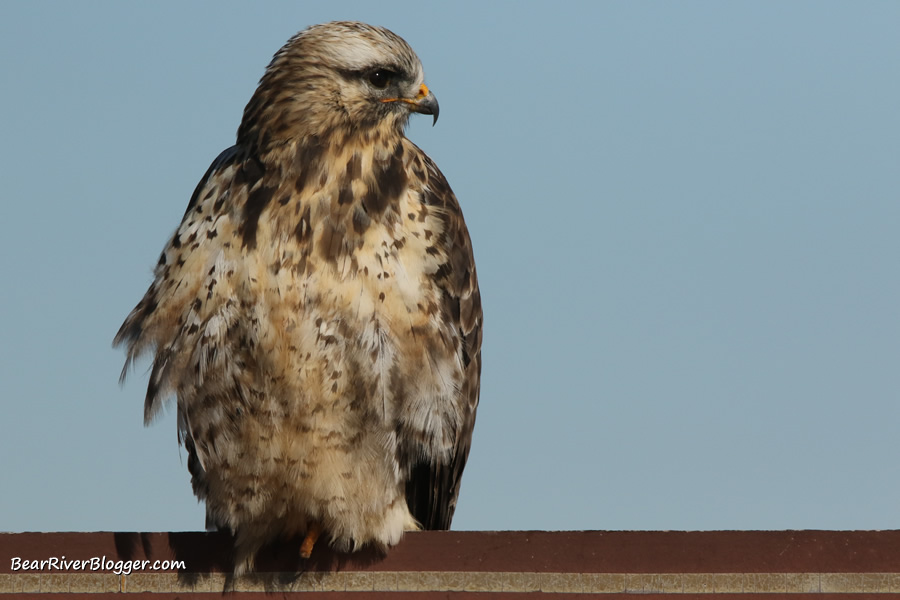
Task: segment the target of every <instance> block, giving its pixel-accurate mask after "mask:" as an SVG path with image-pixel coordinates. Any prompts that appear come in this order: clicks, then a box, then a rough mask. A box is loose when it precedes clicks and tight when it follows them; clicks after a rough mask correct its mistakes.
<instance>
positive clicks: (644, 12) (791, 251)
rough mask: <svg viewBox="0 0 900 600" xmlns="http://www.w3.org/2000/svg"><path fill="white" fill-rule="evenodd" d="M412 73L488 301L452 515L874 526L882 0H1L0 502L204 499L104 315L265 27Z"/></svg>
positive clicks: (881, 506) (27, 521) (885, 489)
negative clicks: (384, 31)
mask: <svg viewBox="0 0 900 600" xmlns="http://www.w3.org/2000/svg"><path fill="white" fill-rule="evenodd" d="M334 19H358V20H364V21H368V22H371V23H374V24H379V25H384V26H387V27H389V28H390V29H392V30H394V31H395V32H396V33H398V34H400V35H401V36H403V37H404V38H406V39H407V40H408V41H409V42H410V44H411V45H412V46H413V48H415V49H416V51H417V52H418V54H419V56H420V58H421V59H422V61H423V63H424V65H425V71H426V80H427V82H428V85H429V87H430V88H431V89H432V90H433V91H434V92H435V94H436V95H437V97H438V98H439V99H440V103H441V119H440V122H439V123H438V124H437V126H436V127H434V128H432V127H431V126H430V119H428V118H419V119H416V120H414V122H413V123H412V125H411V127H410V129H409V136H410V137H411V138H412V139H413V140H414V141H415V142H416V143H417V144H418V145H420V146H421V147H422V148H423V149H424V150H425V151H426V152H428V153H429V154H430V155H431V156H432V157H433V158H434V159H435V160H436V162H437V163H438V164H439V165H440V167H441V169H442V170H443V172H444V174H445V175H446V176H447V178H448V179H449V181H450V183H451V185H452V186H453V188H454V190H455V191H456V193H457V196H458V197H459V199H460V201H461V203H462V206H463V209H464V211H465V215H466V219H467V222H468V224H469V228H470V232H471V235H472V238H473V242H474V245H475V250H476V259H477V261H478V270H479V277H480V282H481V289H482V296H483V300H484V309H485V323H486V324H485V333H484V375H483V385H482V394H481V407H480V409H479V417H478V422H477V425H476V433H475V441H474V447H473V449H472V454H471V456H470V461H469V465H468V466H467V468H466V473H465V476H464V478H463V486H462V495H461V497H460V503H459V508H458V511H457V516H456V520H455V522H454V527H455V528H457V529H484V530H493V529H785V528H791V529H793V528H797V529H801V528H826V529H857V528H859V529H869V528H875V529H881V528H896V527H898V526H900V466H898V464H900V462H898V457H900V436H898V434H897V431H898V422H900V402H898V400H900V398H898V395H900V278H898V258H900V235H898V231H900V78H898V72H900V35H897V31H898V27H900V3H896V2H852V3H851V2H827V1H815V2H804V1H796V2H727V3H723V2H624V1H623V2H553V3H549V2H548V3H529V2H505V3H504V2H492V3H474V2H473V3H466V2H457V3H453V4H452V5H450V4H444V5H437V4H421V3H420V4H418V5H416V4H411V3H409V2H397V3H386V2H379V3H366V2H358V3H353V2H328V3H300V2H292V3H287V2H281V3H267V4H265V5H261V4H254V5H252V7H251V6H250V5H247V4H246V3H237V2H230V3H229V2H225V3H211V2H207V3H201V2H194V3H181V2H154V3H123V2H84V3H71V2H18V3H13V2H8V3H4V4H3V5H2V6H0V48H2V56H3V59H2V61H0V88H2V90H3V92H2V94H0V109H2V110H0V114H2V117H0V139H2V144H0V176H2V190H3V191H2V193H3V198H2V204H0V206H2V213H0V214H2V219H0V227H2V235H0V281H2V282H3V284H2V287H0V315H2V318H0V398H2V405H0V406H2V418H0V456H2V459H0V531H35V530H38V531H41V530H43V531H60V530H83V531H92V530H144V531H156V530H162V531H165V530H192V529H202V528H203V509H202V507H201V506H199V505H198V504H197V502H196V500H195V499H194V497H193V495H192V493H191V490H190V484H189V475H188V473H187V468H186V455H185V454H184V452H183V450H182V451H180V450H179V448H178V446H177V444H176V435H175V418H174V410H173V411H170V412H168V413H167V414H166V415H165V416H164V417H163V418H161V419H160V420H159V421H158V422H157V423H156V424H154V425H153V426H151V427H149V428H146V429H145V428H144V427H143V425H142V402H143V394H144V389H145V385H146V363H144V364H143V365H139V366H138V368H137V369H136V370H135V372H133V373H132V375H131V377H130V378H129V380H128V381H127V383H126V384H125V385H124V387H119V385H118V383H117V379H118V375H119V370H120V369H121V366H122V363H123V361H124V356H123V354H122V353H121V352H119V351H116V350H113V349H112V348H111V345H110V344H111V341H112V337H113V335H114V334H115V332H116V330H117V328H118V326H119V324H120V323H121V322H122V320H123V319H124V318H125V316H126V315H127V313H128V312H129V310H130V309H131V308H132V307H133V306H134V304H135V303H136V302H137V301H138V299H139V298H140V297H141V295H142V294H143V292H144V290H145V289H146V287H147V286H148V284H149V283H150V279H151V269H152V267H153V265H154V264H155V260H156V258H157V257H158V254H159V251H160V250H161V249H162V246H163V244H164V243H165V241H166V240H167V238H168V236H169V235H170V234H171V232H172V231H173V230H174V228H175V227H176V225H177V224H178V222H179V219H180V218H181V215H182V213H183V211H184V207H185V206H186V204H187V201H188V199H189V197H190V194H191V192H192V190H193V188H194V186H195V185H196V183H197V181H198V180H199V178H200V177H201V175H202V174H203V173H204V171H205V170H206V168H207V167H208V165H209V163H210V162H211V161H212V159H213V158H214V157H215V156H216V155H217V154H218V153H219V152H220V151H221V150H222V149H224V148H226V147H227V146H229V145H231V144H232V143H233V141H234V134H235V131H236V129H237V126H238V123H239V121H240V117H241V111H242V110H243V107H244V104H245V103H246V102H247V100H249V98H250V95H251V94H252V92H253V90H254V88H255V85H256V82H257V80H258V79H259V77H260V75H261V74H262V72H263V69H264V68H265V66H266V64H268V61H269V59H270V58H271V56H272V54H273V53H274V52H275V51H276V50H277V49H278V48H279V47H280V46H281V45H282V44H283V43H284V42H285V41H286V40H287V39H288V38H289V37H290V36H291V35H292V34H294V33H295V32H296V31H298V30H300V29H302V28H304V27H306V26H308V25H311V24H314V23H318V22H322V21H328V20H334Z"/></svg>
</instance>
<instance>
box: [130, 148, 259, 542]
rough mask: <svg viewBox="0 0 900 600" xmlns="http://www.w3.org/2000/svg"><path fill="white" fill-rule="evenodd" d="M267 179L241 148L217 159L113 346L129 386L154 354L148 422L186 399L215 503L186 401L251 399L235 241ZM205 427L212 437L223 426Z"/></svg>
mask: <svg viewBox="0 0 900 600" xmlns="http://www.w3.org/2000/svg"><path fill="white" fill-rule="evenodd" d="M262 176H263V171H262V170H261V169H260V168H259V166H258V163H257V162H256V159H254V158H252V157H247V156H245V155H244V153H242V152H240V149H239V148H238V147H237V146H232V147H231V148H228V149H227V150H225V151H223V152H222V153H221V154H220V155H219V156H218V157H217V158H216V159H215V160H214V161H213V163H212V164H211V165H210V167H209V169H208V170H207V171H206V173H205V174H204V175H203V178H202V179H201V180H200V182H199V183H198V184H197V187H196V188H195V190H194V193H193V195H192V196H191V199H190V202H189V203H188V206H187V209H186V210H185V213H184V217H183V218H182V221H181V224H180V225H179V226H178V229H177V230H176V231H175V233H174V234H173V235H172V238H171V239H170V240H169V242H168V244H166V247H165V248H164V249H163V252H162V254H161V255H160V257H159V261H158V263H157V265H156V268H155V270H154V275H155V277H154V281H153V283H152V284H151V286H150V288H149V289H148V290H147V292H146V294H145V295H144V297H143V298H142V299H141V301H140V302H139V303H138V305H137V306H136V307H135V308H134V310H132V311H131V313H130V314H129V315H128V317H127V318H126V319H125V322H124V323H123V324H122V326H121V328H120V329H119V331H118V333H117V334H116V337H115V340H114V341H113V345H114V346H120V345H125V346H126V349H127V353H128V359H127V360H126V362H125V366H124V368H123V369H122V374H121V378H120V379H121V380H124V378H125V375H126V373H127V371H128V368H129V366H130V365H131V364H133V362H134V360H135V359H136V358H137V357H138V356H140V355H141V354H143V353H144V352H147V351H151V350H152V351H154V359H153V364H152V367H151V370H150V378H149V382H148V384H147V394H146V397H145V401H144V423H145V424H149V423H150V422H151V421H152V420H153V419H154V417H155V416H156V415H157V414H158V413H159V411H160V409H161V408H162V405H163V403H164V401H165V400H166V399H167V398H169V397H171V396H172V395H175V394H177V395H178V397H179V404H178V438H179V441H180V442H181V443H183V444H184V446H185V449H186V450H187V452H188V470H189V471H190V473H191V475H192V480H191V483H192V485H193V488H194V493H195V494H196V495H197V496H198V497H199V498H200V499H204V498H206V497H207V493H208V489H207V485H208V484H207V481H206V473H205V468H204V465H205V462H206V456H207V455H208V454H209V453H210V452H211V451H213V449H212V448H210V447H209V445H210V443H211V440H203V439H194V435H193V433H192V431H196V428H195V427H192V426H191V423H190V419H189V416H188V412H187V411H186V410H185V409H186V408H190V406H189V405H186V404H184V403H191V402H193V401H194V400H197V401H198V402H205V403H215V402H218V401H220V400H221V399H222V398H223V397H234V396H236V395H237V396H240V395H243V394H242V390H243V387H242V385H241V383H240V381H239V374H238V366H237V363H239V362H241V358H242V357H239V356H236V355H235V350H236V349H237V348H239V347H240V346H239V345H238V344H235V343H233V341H234V340H233V339H230V338H233V337H234V336H239V335H243V334H244V333H242V331H243V329H242V325H241V318H240V317H239V313H238V311H237V310H236V308H235V303H236V298H237V297H238V296H239V295H240V290H239V289H237V288H238V285H237V282H238V281H239V280H240V273H238V276H237V277H236V276H235V272H236V270H237V271H240V268H241V267H240V265H241V255H242V248H241V246H240V244H239V243H238V244H235V243H233V242H234V240H235V237H236V235H235V233H236V232H238V231H239V227H238V224H239V222H240V218H241V210H242V209H241V208H240V207H243V211H246V210H252V206H253V203H252V199H253V197H254V191H255V190H259V189H263V188H262V186H261V183H262ZM208 373H209V374H214V377H215V379H216V380H215V381H211V380H212V379H213V377H206V381H205V382H204V376H205V375H206V374H208ZM198 392H199V393H198ZM207 414H210V413H207ZM194 425H197V423H195V424H194ZM202 426H203V427H202V429H203V430H204V431H207V430H209V429H210V428H215V427H221V426H222V424H221V423H210V422H204V423H202ZM209 525H211V523H209V517H208V522H207V526H209Z"/></svg>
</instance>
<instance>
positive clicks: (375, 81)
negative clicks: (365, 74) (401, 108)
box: [369, 69, 397, 90]
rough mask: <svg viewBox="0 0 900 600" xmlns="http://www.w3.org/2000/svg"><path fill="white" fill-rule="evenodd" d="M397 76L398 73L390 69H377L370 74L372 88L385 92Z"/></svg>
mask: <svg viewBox="0 0 900 600" xmlns="http://www.w3.org/2000/svg"><path fill="white" fill-rule="evenodd" d="M396 76H397V74H396V73H394V72H393V71H389V70H388V69H375V70H373V71H370V72H369V83H371V84H372V87H376V88H378V89H379V90H383V89H384V88H386V87H387V86H388V84H389V83H390V82H391V80H392V79H393V78H394V77H396Z"/></svg>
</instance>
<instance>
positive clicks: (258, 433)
mask: <svg viewBox="0 0 900 600" xmlns="http://www.w3.org/2000/svg"><path fill="white" fill-rule="evenodd" d="M414 112H416V113H423V114H426V115H433V116H434V119H435V120H436V119H437V115H438V104H437V100H436V99H435V97H434V95H433V94H432V93H431V91H430V90H429V89H428V88H427V87H426V86H425V83H424V75H423V71H422V65H421V63H420V62H419V59H418V57H417V56H416V54H415V53H414V52H413V50H412V49H411V48H410V47H409V46H408V45H407V44H406V42H405V41H403V40H402V39H401V38H400V37H398V36H397V35H395V34H393V33H391V32H390V31H388V30H387V29H383V28H380V27H372V26H369V25H365V24H363V23H355V22H335V23H327V24H324V25H317V26H314V27H310V28H309V29H306V30H305V31H302V32H300V33H299V34H297V35H296V36H294V37H293V38H292V39H291V40H289V41H288V42H287V44H285V46H284V47H283V48H281V50H279V51H278V52H277V53H276V54H275V57H274V58H273V59H272V62H271V63H270V64H269V66H268V68H267V69H266V72H265V74H264V75H263V77H262V79H261V80H260V83H259V87H258V88H257V90H256V92H255V93H254V94H253V97H252V98H251V99H250V102H249V103H248V104H247V107H246V108H245V109H244V116H243V120H242V121H241V125H240V127H239V129H238V132H237V143H236V144H235V145H234V146H232V147H231V148H228V149H227V150H225V151H224V152H222V154H220V155H219V157H218V158H216V159H215V161H213V163H212V166H210V168H209V170H208V171H207V172H206V174H205V175H204V176H203V178H202V179H201V180H200V183H199V184H198V185H197V188H196V189H195V190H194V194H193V196H192V197H191V199H190V202H189V204H188V207H187V211H186V212H185V214H184V217H183V219H182V221H181V225H179V227H178V229H177V230H176V231H175V233H174V235H173V236H172V238H171V239H170V240H169V243H168V244H167V245H166V247H165V249H164V250H163V253H162V256H160V258H159V263H158V265H157V267H156V270H155V278H154V281H153V283H152V284H151V286H150V289H149V290H147V293H146V294H145V295H144V297H143V299H142V300H141V301H140V303H138V305H137V306H136V307H135V309H134V310H133V311H132V312H131V314H130V315H129V316H128V318H127V319H126V320H125V323H124V324H123V325H122V328H121V329H120V330H119V333H118V335H116V339H115V344H117V345H118V344H124V345H125V347H126V349H127V352H128V361H127V362H126V369H127V367H128V364H129V363H130V362H132V361H133V360H134V359H135V358H136V357H137V356H138V355H140V354H141V353H143V352H145V351H146V352H150V353H152V355H153V364H152V368H151V371H150V381H149V385H148V388H147V398H146V404H145V412H144V417H145V422H149V421H150V420H152V418H153V416H154V415H155V414H156V413H157V412H158V411H159V409H160V406H161V405H162V404H163V402H164V401H165V399H166V398H167V397H170V396H172V395H174V396H175V397H176V398H177V406H178V432H179V438H180V440H181V441H182V443H183V444H184V446H185V448H186V449H187V452H188V469H189V470H190V472H191V475H192V484H193V488H194V493H195V494H196V495H197V496H198V497H199V498H201V499H203V500H205V501H206V512H207V525H208V526H210V527H217V528H222V529H227V530H230V531H232V532H233V533H234V535H235V540H236V541H235V565H236V567H235V570H236V572H237V573H241V572H243V571H245V570H247V569H250V568H252V565H253V558H254V556H255V554H256V552H257V551H258V550H259V548H260V547H262V546H263V545H264V544H266V543H268V542H270V541H273V540H275V539H277V538H283V537H292V536H305V537H304V543H303V546H302V550H301V552H302V554H304V555H308V554H309V552H311V551H312V548H313V545H314V544H315V541H316V538H317V537H318V535H319V534H320V533H321V534H322V536H323V537H327V538H328V539H329V540H330V543H331V544H332V545H333V546H334V547H335V548H336V549H338V550H340V551H349V550H355V549H357V548H360V547H361V546H363V545H366V544H374V545H376V546H378V547H381V548H386V547H388V546H391V545H393V544H396V543H397V542H398V541H399V540H400V537H401V535H402V533H403V531H405V530H413V529H417V528H419V527H424V528H427V529H447V528H449V526H450V520H451V519H452V517H453V511H454V509H455V507H456V500H457V497H458V495H459V483H460V477H461V474H462V470H463V466H464V465H465V462H466V458H467V456H468V454H469V447H470V444H471V439H472V427H473V425H474V421H475V411H476V408H477V406H478V393H479V382H480V373H481V326H482V313H481V297H480V293H479V290H478V282H477V278H476V274H475V263H474V259H473V255H472V246H471V242H470V240H469V234H468V231H467V230H466V226H465V223H464V221H463V216H462V213H461V212H460V208H459V204H458V202H457V200H456V197H455V196H454V195H453V192H452V191H451V189H450V186H449V185H448V184H447V180H446V179H445V178H444V176H443V175H442V174H441V172H440V171H439V170H438V168H437V166H436V165H435V164H434V162H432V160H431V159H430V158H428V156H426V155H425V153H424V152H422V151H421V150H420V149H419V148H418V147H416V146H415V145H414V144H413V143H412V142H410V141H409V140H408V139H407V138H406V137H405V135H404V128H405V126H406V123H407V121H408V119H409V117H410V115H411V113H414ZM124 373H125V370H123V376H124Z"/></svg>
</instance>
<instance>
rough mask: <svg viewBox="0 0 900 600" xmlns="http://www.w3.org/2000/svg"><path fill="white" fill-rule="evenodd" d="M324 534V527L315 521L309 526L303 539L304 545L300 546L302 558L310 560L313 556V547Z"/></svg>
mask: <svg viewBox="0 0 900 600" xmlns="http://www.w3.org/2000/svg"><path fill="white" fill-rule="evenodd" d="M321 533H322V526H321V525H319V523H317V522H315V521H313V522H312V523H310V524H309V527H308V528H307V529H306V537H305V538H303V543H302V544H300V557H301V558H309V556H310V555H311V554H312V551H313V546H315V545H316V540H318V539H319V535H321Z"/></svg>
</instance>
